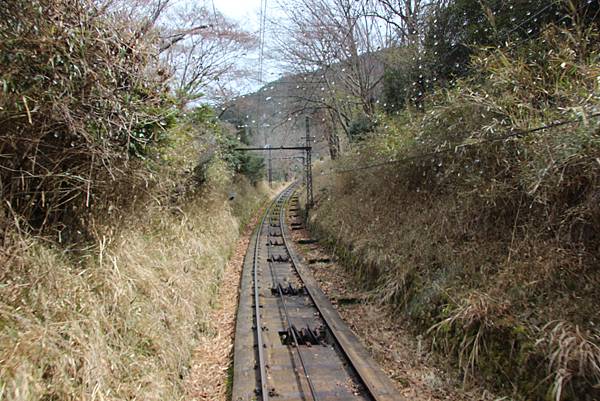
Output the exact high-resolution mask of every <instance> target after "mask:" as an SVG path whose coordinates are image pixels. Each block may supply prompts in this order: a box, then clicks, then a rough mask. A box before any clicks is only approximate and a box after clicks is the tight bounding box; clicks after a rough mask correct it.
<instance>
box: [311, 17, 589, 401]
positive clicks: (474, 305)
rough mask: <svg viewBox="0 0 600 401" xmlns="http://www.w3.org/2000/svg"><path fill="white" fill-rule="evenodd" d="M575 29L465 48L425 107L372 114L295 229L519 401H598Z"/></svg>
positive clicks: (584, 90)
mask: <svg viewBox="0 0 600 401" xmlns="http://www.w3.org/2000/svg"><path fill="white" fill-rule="evenodd" d="M579 34H580V35H581V34H582V33H581V32H580V33H579ZM583 34H584V35H589V36H583V37H582V36H577V34H576V33H573V32H568V31H560V30H556V29H550V30H548V32H546V33H545V37H544V38H543V39H544V40H545V43H546V45H545V47H540V46H539V45H538V44H537V43H533V42H532V43H530V44H529V45H525V46H522V47H519V48H517V49H514V50H502V49H500V50H491V51H484V52H481V53H480V54H479V58H477V59H475V60H474V65H475V66H476V67H477V71H478V73H477V74H476V75H475V76H473V77H470V78H467V79H463V80H461V81H458V82H456V84H455V85H454V87H453V88H450V89H447V90H439V91H437V92H435V93H434V94H433V95H432V96H431V97H430V98H429V101H428V104H427V106H426V108H425V113H423V114H421V113H419V112H412V111H405V112H404V113H403V114H401V115H400V116H399V117H394V118H390V117H385V116H383V117H382V119H384V121H385V124H382V125H381V126H380V128H379V130H378V132H376V133H375V134H373V135H372V136H371V137H369V138H367V139H365V141H363V142H361V143H357V144H355V146H354V150H353V152H351V153H350V154H348V155H347V156H345V157H344V158H343V159H342V160H340V161H338V162H336V163H326V164H323V165H321V166H320V168H319V169H317V172H316V174H317V179H316V186H317V188H316V194H317V208H316V210H315V212H314V213H313V214H312V216H311V220H310V224H311V226H312V229H313V231H314V232H315V233H317V234H318V235H319V236H320V237H321V238H323V239H325V240H326V241H327V242H328V243H329V245H330V246H331V247H332V248H333V249H334V250H335V251H336V253H337V254H338V256H339V257H340V258H341V259H342V260H343V261H344V262H345V264H346V266H347V268H348V269H349V271H350V272H351V273H353V275H354V276H355V278H356V280H357V282H358V283H359V284H360V285H362V286H363V287H366V288H368V289H370V290H371V291H372V294H373V297H374V299H376V300H378V301H380V302H382V303H384V304H387V305H389V307H390V314H391V316H398V317H399V316H402V317H406V318H408V319H409V320H410V321H411V322H412V325H413V328H414V330H415V332H417V333H421V334H425V335H426V336H427V337H428V338H429V340H430V342H431V345H432V347H434V348H435V349H438V350H440V351H442V352H448V353H449V354H451V355H454V356H455V358H456V363H457V365H458V366H459V367H460V368H461V370H462V372H463V375H464V378H465V380H466V381H468V379H469V377H471V376H472V375H476V376H478V377H482V378H485V379H487V380H488V382H490V383H493V384H494V385H495V386H497V387H498V388H500V389H501V390H502V391H504V392H507V393H510V394H513V395H515V396H516V397H518V398H520V399H544V398H546V397H548V398H549V399H550V398H551V399H556V400H560V399H563V400H575V399H577V400H594V399H598V398H599V397H600V393H599V391H600V390H599V388H600V387H599V385H600V368H599V366H600V331H599V330H598V325H599V324H600V315H599V311H598V303H597V300H598V298H599V297H600V271H599V270H598V262H599V258H600V237H599V236H598V232H599V227H600V202H598V200H599V196H600V194H599V192H598V188H599V187H600V186H599V185H600V181H599V180H600V141H599V138H600V136H599V135H600V119H599V118H598V115H597V114H598V112H599V111H600V81H598V76H600V67H599V65H600V64H599V54H600V53H599V52H598V42H597V37H596V34H595V33H592V32H588V33H587V34H585V33H583ZM583 43H585V44H587V45H586V46H583V45H582V44H583ZM557 122H561V123H560V124H557ZM549 123H550V124H549ZM548 124H549V125H550V126H549V127H548V128H545V129H541V130H533V131H531V132H527V133H525V132H526V131H528V130H531V129H535V128H536V127H540V126H545V125H548Z"/></svg>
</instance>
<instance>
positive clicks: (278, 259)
mask: <svg viewBox="0 0 600 401" xmlns="http://www.w3.org/2000/svg"><path fill="white" fill-rule="evenodd" d="M289 261H290V257H289V256H287V255H271V257H270V258H269V259H267V262H289Z"/></svg>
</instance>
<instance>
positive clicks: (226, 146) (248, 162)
mask: <svg viewBox="0 0 600 401" xmlns="http://www.w3.org/2000/svg"><path fill="white" fill-rule="evenodd" d="M218 142H219V147H220V151H221V157H222V158H223V160H225V162H227V164H228V165H229V166H230V168H231V169H232V170H233V171H235V172H236V173H239V174H243V175H245V176H246V177H248V179H249V180H250V181H251V182H252V183H253V184H256V183H257V182H258V181H259V180H260V179H261V177H262V176H263V175H264V169H265V162H264V159H263V157H261V156H259V155H256V154H255V153H252V152H244V151H239V150H236V148H241V147H244V144H243V143H242V142H241V141H240V140H239V139H238V138H237V137H235V136H234V134H232V133H222V134H221V135H220V136H219V137H218Z"/></svg>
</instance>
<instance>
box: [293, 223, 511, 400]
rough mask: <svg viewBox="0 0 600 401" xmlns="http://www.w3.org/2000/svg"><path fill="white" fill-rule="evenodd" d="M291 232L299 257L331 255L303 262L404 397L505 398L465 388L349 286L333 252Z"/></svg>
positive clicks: (418, 341)
mask: <svg viewBox="0 0 600 401" xmlns="http://www.w3.org/2000/svg"><path fill="white" fill-rule="evenodd" d="M292 237H293V239H294V242H295V243H296V244H295V246H296V249H297V250H298V252H299V253H300V254H301V255H303V256H304V258H305V260H307V261H311V260H312V261H313V262H314V261H317V260H324V259H329V260H330V261H331V262H325V263H323V262H316V263H309V267H310V268H311V271H312V273H313V275H314V276H315V278H316V279H317V281H318V282H319V283H320V285H321V288H322V290H323V291H324V292H325V294H327V296H328V297H329V298H330V300H331V301H332V303H333V304H334V306H335V308H336V309H337V310H338V312H339V313H340V315H341V317H342V319H344V321H345V322H346V323H347V324H348V325H349V326H350V328H351V329H352V330H353V331H354V333H355V334H356V335H357V336H358V337H359V338H360V340H361V341H362V342H363V344H364V345H365V346H366V347H367V349H368V350H369V351H370V352H371V355H372V356H373V358H374V359H375V360H376V361H377V362H378V363H379V364H380V366H381V367H382V368H383V370H384V371H385V372H386V373H387V374H388V375H389V377H390V378H391V379H392V380H393V381H394V382H395V383H396V386H397V388H398V391H399V392H400V394H401V395H403V396H404V397H405V398H406V399H407V400H415V401H433V400H452V401H488V400H508V398H499V397H497V396H495V395H494V394H491V393H490V392H488V391H487V390H485V389H483V388H480V387H477V386H473V385H471V386H470V387H469V388H466V386H464V385H463V383H462V381H461V380H460V378H459V377H458V375H457V374H456V373H457V372H456V369H455V368H452V367H451V366H444V362H443V358H441V357H440V356H439V355H436V354H432V353H430V352H429V350H428V346H427V345H426V344H425V343H424V341H423V340H422V339H421V338H419V337H415V335H414V334H413V333H411V332H410V331H409V330H407V329H406V328H405V327H403V323H402V320H401V319H399V318H397V317H394V316H391V315H390V312H389V311H386V310H385V309H384V308H383V307H381V306H379V305H376V304H374V303H372V302H370V301H369V299H368V295H367V294H366V293H364V292H361V291H359V290H358V289H356V288H354V287H353V285H352V279H351V277H350V275H349V274H348V273H347V272H346V271H345V269H344V268H343V267H342V266H340V265H339V264H338V263H335V257H334V256H333V255H331V254H329V253H328V252H327V251H326V250H325V249H324V248H323V247H321V246H320V245H319V244H318V243H315V244H310V245H304V244H298V243H297V241H298V240H300V239H308V238H310V233H309V232H308V231H307V230H295V231H292Z"/></svg>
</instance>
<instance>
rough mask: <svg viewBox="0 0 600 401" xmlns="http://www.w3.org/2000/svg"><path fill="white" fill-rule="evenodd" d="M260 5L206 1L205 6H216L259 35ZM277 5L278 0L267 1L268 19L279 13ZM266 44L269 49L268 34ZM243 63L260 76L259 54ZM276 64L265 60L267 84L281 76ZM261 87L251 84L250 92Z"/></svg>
mask: <svg viewBox="0 0 600 401" xmlns="http://www.w3.org/2000/svg"><path fill="white" fill-rule="evenodd" d="M260 3H261V0H206V3H205V4H207V5H208V6H209V7H210V6H211V5H212V4H214V6H215V8H216V9H217V10H218V11H220V12H221V13H223V15H225V16H226V17H229V18H232V19H234V20H236V21H237V22H239V23H240V26H241V27H242V28H243V29H246V30H248V31H251V32H256V33H257V32H258V30H259V29H260ZM276 4H277V2H276V0H267V18H273V16H274V15H276V14H277V13H278V11H277V7H276ZM265 42H266V43H265V46H266V47H267V48H268V47H269V34H268V32H267V35H266V37H265ZM241 62H242V63H244V64H245V65H247V66H250V68H251V69H252V70H253V69H256V74H257V75H256V76H258V54H249V55H248V57H247V58H246V60H241ZM275 64H276V63H274V62H273V61H271V60H267V59H265V62H264V72H263V80H264V81H265V82H269V81H272V80H274V79H277V78H279V77H280V76H281V71H280V69H279V68H278V67H277V66H276V65H275ZM254 67H256V68H254ZM259 86H260V85H258V82H254V83H252V84H250V90H256V89H258V87H259Z"/></svg>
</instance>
